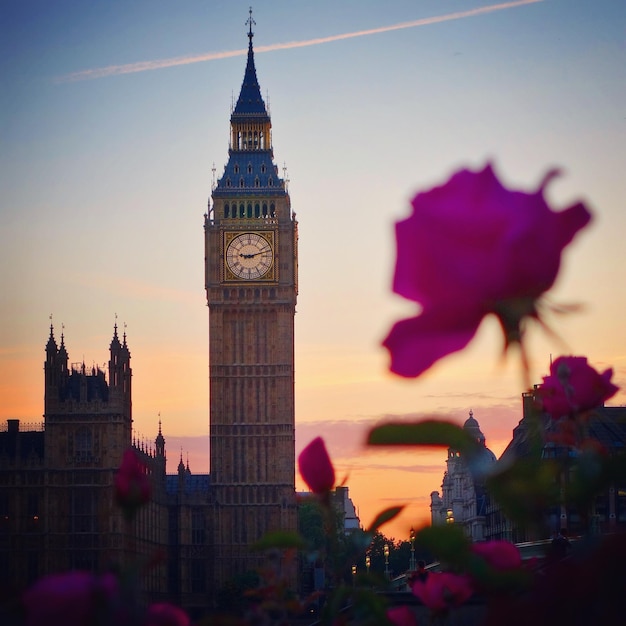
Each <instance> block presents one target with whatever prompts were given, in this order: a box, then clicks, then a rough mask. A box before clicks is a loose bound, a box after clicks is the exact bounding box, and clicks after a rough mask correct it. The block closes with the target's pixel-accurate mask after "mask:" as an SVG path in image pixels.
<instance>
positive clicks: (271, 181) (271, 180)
mask: <svg viewBox="0 0 626 626" xmlns="http://www.w3.org/2000/svg"><path fill="white" fill-rule="evenodd" d="M267 184H268V185H269V186H270V187H273V186H274V179H273V178H272V177H271V176H270V177H269V178H268V179H267Z"/></svg>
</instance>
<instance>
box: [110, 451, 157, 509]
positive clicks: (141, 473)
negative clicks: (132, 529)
mask: <svg viewBox="0 0 626 626" xmlns="http://www.w3.org/2000/svg"><path fill="white" fill-rule="evenodd" d="M151 494H152V486H151V485H150V478H149V477H148V472H147V468H146V466H145V464H144V463H143V462H142V461H141V459H140V458H139V456H138V455H137V452H136V451H135V450H134V449H133V448H127V449H126V451H125V452H124V456H123V457H122V464H121V465H120V468H119V470H118V471H117V474H116V475H115V500H116V502H117V503H118V504H119V505H120V506H121V507H122V509H123V510H124V512H125V513H126V514H127V515H129V516H132V514H133V513H134V512H135V511H136V510H137V509H138V508H139V507H140V506H142V505H143V504H146V503H147V502H149V501H150V496H151Z"/></svg>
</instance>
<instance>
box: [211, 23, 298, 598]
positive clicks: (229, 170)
mask: <svg viewBox="0 0 626 626" xmlns="http://www.w3.org/2000/svg"><path fill="white" fill-rule="evenodd" d="M248 24H249V29H248V39H249V44H248V58H247V64H246V69H245V74H244V79H243V84H242V86H241V92H240V94H239V98H238V100H237V103H236V105H235V106H234V108H233V110H232V114H231V117H230V142H229V144H230V145H229V150H228V162H227V164H226V166H225V168H224V173H223V175H222V176H221V177H220V178H219V180H218V181H217V183H216V184H215V185H214V188H213V190H212V193H211V199H210V200H209V210H208V212H207V214H206V216H205V223H204V231H205V284H206V294H207V302H208V306H209V387H210V401H209V404H210V416H209V435H210V472H211V502H212V505H213V515H212V525H213V528H212V530H211V537H212V542H211V543H212V545H211V549H212V553H213V558H212V562H213V569H214V571H213V580H214V583H215V584H216V585H217V586H220V585H222V584H223V583H225V582H226V581H228V580H230V579H232V578H233V576H236V575H238V574H243V573H245V572H247V571H250V570H254V569H256V568H257V567H258V566H259V565H260V564H261V562H260V561H259V558H260V557H259V556H258V555H257V554H256V553H253V552H251V550H250V546H251V545H252V544H253V543H254V542H255V541H257V540H258V539H259V538H261V537H262V536H263V535H264V534H265V533H267V532H270V531H277V530H290V531H293V530H295V529H296V525H297V510H296V501H295V425H294V414H295V406H294V405H295V401H294V317H295V307H296V298H297V291H298V289H297V269H298V249H297V241H298V231H297V222H296V219H295V214H294V213H293V212H292V210H291V202H290V198H289V194H288V191H287V187H286V184H285V180H284V179H282V178H280V177H279V175H278V168H277V167H276V165H275V164H274V154H273V147H272V135H271V128H272V125H271V119H270V115H269V113H268V111H267V109H266V106H265V103H264V101H263V98H262V97H261V90H260V88H259V83H258V80H257V75H256V68H255V64H254V52H253V45H252V39H253V36H254V33H253V32H252V26H253V24H254V22H253V20H252V16H250V19H249V20H248Z"/></svg>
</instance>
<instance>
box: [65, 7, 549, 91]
mask: <svg viewBox="0 0 626 626" xmlns="http://www.w3.org/2000/svg"><path fill="white" fill-rule="evenodd" d="M537 2H543V0H515V1H514V2H502V3H500V4H492V5H489V6H486V7H480V8H477V9H469V10H467V11H457V12H456V13H449V14H448V15H438V16H435V17H425V18H422V19H419V20H413V21H411V22H402V23H401V24H392V25H391V26H381V27H380V28H371V29H369V30H359V31H356V32H353V33H343V34H340V35H330V36H329V37H319V38H317V39H307V40H305V41H291V42H288V43H274V44H270V45H268V46H258V47H255V48H254V51H255V53H261V52H272V51H274V50H290V49H292V48H304V47H306V46H318V45H320V44H324V43H330V42H332V41H341V40H342V39H352V38H353V37H365V36H367V35H377V34H379V33H388V32H390V31H393V30H401V29H403V28H415V27H416V26H427V25H429V24H439V23H440V22H449V21H451V20H460V19H463V18H465V17H474V16H476V15H483V14H485V13H493V12H494V11H502V10H504V9H512V8H514V7H520V6H524V5H527V4H535V3H537ZM247 52H248V49H247V48H242V49H241V50H231V51H229V52H208V53H206V54H198V55H192V56H183V57H173V58H171V59H157V60H154V61H140V62H138V63H128V64H126V65H109V66H107V67H100V68H96V69H92V70H82V71H80V72H73V73H72V74H66V75H64V76H59V77H57V78H56V79H55V82H57V83H66V82H75V81H79V80H89V79H92V78H104V77H105V76H117V75H119V74H133V73H135V72H145V71H148V70H160V69H163V68H165V67H175V66H177V65H189V64H190V63H200V62H202V61H216V60H218V59H228V58H230V57H236V56H242V55H244V54H247Z"/></svg>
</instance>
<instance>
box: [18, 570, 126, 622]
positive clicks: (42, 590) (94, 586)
mask: <svg viewBox="0 0 626 626" xmlns="http://www.w3.org/2000/svg"><path fill="white" fill-rule="evenodd" d="M117 593H118V586H117V581H116V579H115V578H114V577H113V576H112V575H110V574H107V575H105V576H100V577H99V576H95V575H94V574H91V573H89V572H78V571H73V572H67V573H64V574H54V575H51V576H46V577H44V578H41V579H39V580H38V581H37V582H36V583H35V584H34V585H33V586H32V587H30V588H29V589H28V590H26V592H25V593H24V595H23V597H22V601H23V604H24V609H25V622H24V623H25V626H41V625H42V624H64V626H90V625H91V624H94V623H97V620H98V619H103V615H104V614H105V613H106V612H107V611H108V612H110V611H111V605H112V600H113V598H114V597H115V596H116V595H117Z"/></svg>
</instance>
